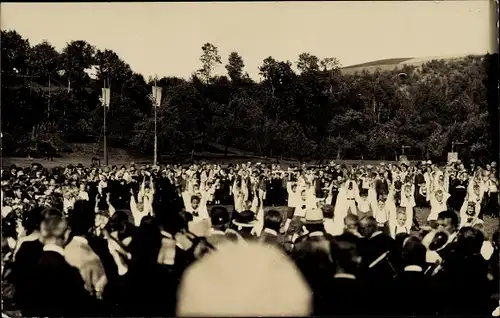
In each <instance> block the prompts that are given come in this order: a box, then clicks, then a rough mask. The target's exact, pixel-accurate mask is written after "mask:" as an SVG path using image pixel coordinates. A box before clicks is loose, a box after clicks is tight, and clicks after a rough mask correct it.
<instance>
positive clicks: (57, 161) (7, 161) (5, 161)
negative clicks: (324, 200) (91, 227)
mask: <svg viewBox="0 0 500 318" xmlns="http://www.w3.org/2000/svg"><path fill="white" fill-rule="evenodd" d="M91 159H92V157H81V156H63V157H62V158H54V160H53V161H49V160H44V159H28V158H19V157H17V158H16V157H4V158H2V167H8V166H10V165H12V164H15V165H17V166H19V167H28V166H30V165H31V164H32V163H38V164H41V165H42V166H44V167H46V168H54V167H61V166H67V165H69V164H71V165H77V164H79V163H81V164H83V165H84V166H89V165H90V164H91ZM100 159H101V166H103V165H104V160H103V159H102V157H101V158H100ZM197 161H198V162H201V161H203V162H207V163H210V164H215V163H219V164H230V163H232V164H235V163H238V162H247V161H250V162H253V163H256V162H261V163H263V164H270V163H274V164H276V163H279V164H280V166H282V167H287V166H289V165H298V164H299V162H298V161H292V160H279V161H276V159H274V160H271V159H269V160H267V161H264V160H258V159H254V158H238V159H236V158H227V159H225V158H218V159H214V158H209V159H203V160H197ZM333 161H334V162H335V163H338V164H345V165H355V164H356V165H376V164H379V163H381V162H384V163H386V164H389V163H395V162H396V161H394V160H333ZM132 162H134V163H135V164H138V165H143V164H153V160H152V159H149V160H148V159H145V158H143V159H142V160H141V159H140V158H132V157H128V158H125V159H123V158H114V157H113V158H112V157H109V165H110V166H112V165H129V164H130V163H132ZM166 163H173V161H172V162H165V164H166ZM324 163H327V161H325V162H324ZM311 164H315V163H314V162H311Z"/></svg>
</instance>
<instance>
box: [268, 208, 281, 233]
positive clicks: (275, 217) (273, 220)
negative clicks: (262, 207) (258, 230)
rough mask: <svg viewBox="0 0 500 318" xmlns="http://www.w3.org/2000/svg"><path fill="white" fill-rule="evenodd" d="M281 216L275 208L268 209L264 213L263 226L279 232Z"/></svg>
mask: <svg viewBox="0 0 500 318" xmlns="http://www.w3.org/2000/svg"><path fill="white" fill-rule="evenodd" d="M282 221H283V217H282V215H281V213H280V212H278V211H276V210H269V211H267V212H266V213H265V214H264V228H265V229H270V230H274V231H276V232H277V233H279V231H280V228H281V223H282Z"/></svg>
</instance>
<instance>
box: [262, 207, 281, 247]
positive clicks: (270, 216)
mask: <svg viewBox="0 0 500 318" xmlns="http://www.w3.org/2000/svg"><path fill="white" fill-rule="evenodd" d="M282 221H283V216H282V215H281V213H280V212H278V211H276V210H269V211H267V212H266V213H265V215H264V228H263V230H262V232H261V233H260V237H259V242H261V243H266V244H273V245H278V246H280V247H282V246H283V245H282V244H283V236H282V235H280V234H279V231H280V228H281V223H282Z"/></svg>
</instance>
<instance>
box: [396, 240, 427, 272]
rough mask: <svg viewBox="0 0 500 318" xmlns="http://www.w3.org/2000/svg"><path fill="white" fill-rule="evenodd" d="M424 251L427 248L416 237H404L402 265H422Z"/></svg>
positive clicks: (425, 251)
mask: <svg viewBox="0 0 500 318" xmlns="http://www.w3.org/2000/svg"><path fill="white" fill-rule="evenodd" d="M426 253H427V249H426V248H425V246H424V245H423V244H422V241H421V240H420V239H419V238H418V237H415V236H410V237H408V238H406V239H405V241H404V242H403V252H402V259H403V265H404V266H411V265H417V266H420V267H424V266H425V256H426Z"/></svg>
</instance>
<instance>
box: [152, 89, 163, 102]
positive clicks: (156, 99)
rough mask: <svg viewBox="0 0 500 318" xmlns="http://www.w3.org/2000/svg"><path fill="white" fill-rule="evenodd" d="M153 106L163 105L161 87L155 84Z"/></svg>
mask: <svg viewBox="0 0 500 318" xmlns="http://www.w3.org/2000/svg"><path fill="white" fill-rule="evenodd" d="M152 97H153V98H152V99H153V107H160V106H161V87H159V86H153V95H152Z"/></svg>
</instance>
